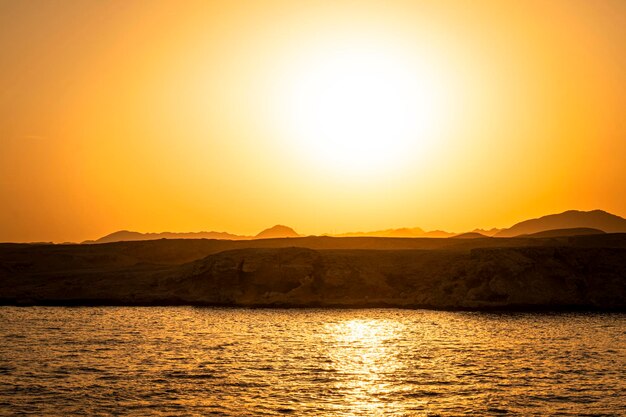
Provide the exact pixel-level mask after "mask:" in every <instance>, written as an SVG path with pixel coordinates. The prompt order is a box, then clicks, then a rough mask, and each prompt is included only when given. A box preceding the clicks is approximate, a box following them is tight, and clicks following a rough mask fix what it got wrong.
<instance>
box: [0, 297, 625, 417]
mask: <svg viewBox="0 0 626 417" xmlns="http://www.w3.org/2000/svg"><path fill="white" fill-rule="evenodd" d="M0 340H2V343H1V344H0V414H3V415H14V414H33V415H76V414H83V415H109V414H116V415H284V414H292V415H299V416H300V415H311V416H313V415H315V416H318V415H320V416H325V415H328V416H361V415H362V416H370V415H388V416H407V415H408V416H412V415H415V416H421V415H442V416H446V415H462V414H468V415H476V414H491V415H494V414H505V413H506V414H507V415H518V414H519V415H626V314H591V313H576V314H531V313H515V314H494V313H468V312H438V311H424V310H395V309H368V310H246V309H217V308H191V307H189V308H186V307H180V308H177V307H176V308H175V307H163V308H158V307H155V308H152V307H150V308H146V307H137V308H132V307H83V308H64V307H17V308H16V307H0Z"/></svg>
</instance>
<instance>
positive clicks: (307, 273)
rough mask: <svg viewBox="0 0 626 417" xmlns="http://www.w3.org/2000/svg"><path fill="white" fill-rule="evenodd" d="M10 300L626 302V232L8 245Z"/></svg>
mask: <svg viewBox="0 0 626 417" xmlns="http://www.w3.org/2000/svg"><path fill="white" fill-rule="evenodd" d="M0 302H2V303H3V304H18V305H30V304H53V305H94V304H105V305H178V304H189V305H220V306H267V307H270V306H274V307H275V306H291V307H312V306H346V307H347V306H350V307H365V306H396V307H411V308H417V307H425V308H442V309H518V308H525V309H599V310H625V309H626V234H603V235H586V236H566V237H556V238H537V237H526V238H507V239H492V238H476V239H433V238H410V239H403V238H370V237H363V238H331V237H302V238H289V239H258V240H249V241H234V240H207V239H197V240H166V239H162V240H154V241H138V242H118V243H107V244H101V245H28V244H2V245H0Z"/></svg>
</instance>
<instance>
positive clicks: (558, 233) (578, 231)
mask: <svg viewBox="0 0 626 417" xmlns="http://www.w3.org/2000/svg"><path fill="white" fill-rule="evenodd" d="M604 234H606V232H604V231H602V230H600V229H592V228H590V227H575V228H572V229H554V230H544V231H543V232H537V233H533V234H530V235H520V236H519V237H539V238H541V237H563V236H586V235H604Z"/></svg>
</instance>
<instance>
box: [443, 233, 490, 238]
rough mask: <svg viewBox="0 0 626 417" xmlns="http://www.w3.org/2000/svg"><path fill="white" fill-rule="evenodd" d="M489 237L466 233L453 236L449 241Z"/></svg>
mask: <svg viewBox="0 0 626 417" xmlns="http://www.w3.org/2000/svg"><path fill="white" fill-rule="evenodd" d="M487 237H490V236H485V235H483V234H482V233H478V232H467V233H461V234H459V235H454V236H450V239H481V238H487Z"/></svg>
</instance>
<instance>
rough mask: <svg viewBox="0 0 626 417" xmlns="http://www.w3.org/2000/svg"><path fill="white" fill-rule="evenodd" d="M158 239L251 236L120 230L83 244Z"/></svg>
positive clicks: (220, 233) (239, 237)
mask: <svg viewBox="0 0 626 417" xmlns="http://www.w3.org/2000/svg"><path fill="white" fill-rule="evenodd" d="M156 239H234V240H238V239H250V237H249V236H239V235H234V234H231V233H226V232H183V233H174V232H162V233H140V232H130V231H128V230H120V231H119V232H114V233H111V234H109V235H106V236H103V237H101V238H100V239H97V240H94V241H86V242H83V243H110V242H124V241H133V240H156Z"/></svg>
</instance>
